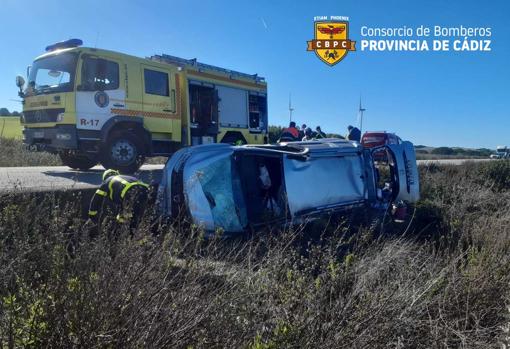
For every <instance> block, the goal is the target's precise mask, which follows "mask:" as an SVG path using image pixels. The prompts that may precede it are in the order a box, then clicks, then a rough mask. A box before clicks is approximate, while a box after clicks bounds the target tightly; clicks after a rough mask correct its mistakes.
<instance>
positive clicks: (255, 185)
mask: <svg viewBox="0 0 510 349" xmlns="http://www.w3.org/2000/svg"><path fill="white" fill-rule="evenodd" d="M382 150H384V151H386V152H387V155H388V156H387V160H386V163H382V162H380V161H375V160H374V158H373V156H372V154H373V153H374V152H380V151H382ZM385 166H386V168H384V167H385ZM418 199H419V181H418V170H417V166H416V157H415V152H414V146H413V144H412V143H410V142H405V141H404V142H402V143H401V144H388V145H384V146H382V147H378V148H374V149H366V148H363V146H362V145H361V144H359V143H357V142H351V141H345V140H340V139H323V140H318V141H312V142H289V143H280V144H277V145H242V146H232V145H228V144H208V145H201V146H195V147H189V148H184V149H181V150H179V151H178V152H176V153H175V154H174V155H173V156H172V157H171V158H170V159H169V160H168V162H167V164H166V165H165V168H164V170H163V176H162V179H161V184H160V186H159V191H158V202H159V203H158V209H159V211H160V212H159V213H160V214H161V215H163V216H166V217H170V218H176V217H181V215H183V214H185V215H186V216H188V217H189V218H190V219H191V221H192V222H193V223H194V224H197V225H199V226H201V227H203V229H205V230H206V231H207V232H210V233H211V232H215V231H217V230H221V231H223V232H224V233H226V234H235V233H241V232H246V231H254V230H256V229H257V228H260V227H261V226H266V225H268V224H271V225H276V224H286V223H302V222H304V221H306V220H309V219H313V218H314V217H319V216H321V215H323V214H331V213H337V212H341V211H345V210H349V209H353V208H355V207H367V208H369V209H370V208H378V209H382V210H385V209H386V208H388V207H390V205H392V204H394V203H398V205H399V207H402V205H404V204H405V203H414V202H416V201H417V200H418ZM395 207H396V206H395Z"/></svg>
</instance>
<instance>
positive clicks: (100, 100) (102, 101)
mask: <svg viewBox="0 0 510 349" xmlns="http://www.w3.org/2000/svg"><path fill="white" fill-rule="evenodd" d="M94 101H95V102H96V104H97V106H98V107H99V108H104V107H106V106H108V103H109V102H110V98H108V95H107V94H106V92H104V91H98V92H96V94H95V95H94Z"/></svg>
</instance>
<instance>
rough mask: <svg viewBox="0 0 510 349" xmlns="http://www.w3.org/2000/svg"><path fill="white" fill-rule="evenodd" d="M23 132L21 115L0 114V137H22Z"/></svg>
mask: <svg viewBox="0 0 510 349" xmlns="http://www.w3.org/2000/svg"><path fill="white" fill-rule="evenodd" d="M22 132H23V126H21V123H20V120H19V117H13V116H0V139H1V138H8V139H21V138H22V136H23V133H22Z"/></svg>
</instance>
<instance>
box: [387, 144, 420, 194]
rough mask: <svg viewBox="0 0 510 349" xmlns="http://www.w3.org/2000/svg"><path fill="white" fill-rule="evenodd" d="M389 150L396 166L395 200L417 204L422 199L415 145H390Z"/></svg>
mask: <svg viewBox="0 0 510 349" xmlns="http://www.w3.org/2000/svg"><path fill="white" fill-rule="evenodd" d="M387 148H388V149H389V150H390V151H391V153H392V154H393V157H394V160H395V166H396V169H395V171H396V173H397V176H396V180H397V181H398V183H393V185H394V188H398V193H397V194H396V196H395V200H397V201H399V200H402V201H406V202H410V203H413V202H417V201H418V200H419V199H420V181H419V174H418V166H417V164H416V154H415V151H414V145H413V144H412V143H411V142H408V141H403V142H402V143H401V144H390V145H387Z"/></svg>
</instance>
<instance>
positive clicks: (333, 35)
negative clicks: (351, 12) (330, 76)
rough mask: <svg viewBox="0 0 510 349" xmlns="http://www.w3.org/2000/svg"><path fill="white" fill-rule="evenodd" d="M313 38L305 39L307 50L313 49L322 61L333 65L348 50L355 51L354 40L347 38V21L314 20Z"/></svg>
mask: <svg viewBox="0 0 510 349" xmlns="http://www.w3.org/2000/svg"><path fill="white" fill-rule="evenodd" d="M314 29H315V39H314V40H311V41H307V44H308V47H307V49H306V50H307V51H314V52H315V54H316V55H317V57H319V58H320V60H321V61H323V62H324V63H326V64H328V65H330V66H333V65H335V64H337V63H338V62H340V61H341V60H342V59H343V58H344V57H345V56H346V55H347V53H348V52H349V51H356V47H355V45H356V42H355V41H351V40H349V22H344V21H341V22H340V21H320V22H315V27H314Z"/></svg>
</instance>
